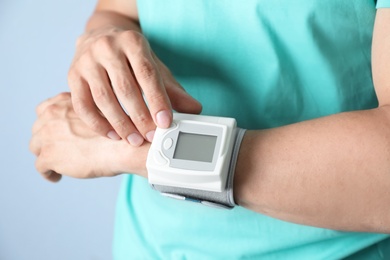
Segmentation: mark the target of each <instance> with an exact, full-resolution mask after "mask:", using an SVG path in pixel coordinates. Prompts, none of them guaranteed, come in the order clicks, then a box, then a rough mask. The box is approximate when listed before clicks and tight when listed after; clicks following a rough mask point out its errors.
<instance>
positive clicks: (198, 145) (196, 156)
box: [173, 132, 217, 163]
mask: <svg viewBox="0 0 390 260" xmlns="http://www.w3.org/2000/svg"><path fill="white" fill-rule="evenodd" d="M216 143H217V136H213V135H198V134H189V133H184V132H179V136H178V138H177V143H176V148H175V153H174V154H173V158H174V159H182V160H190V161H200V162H210V163H211V162H212V161H213V155H214V150H215V145H216Z"/></svg>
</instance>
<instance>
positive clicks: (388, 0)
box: [376, 0, 390, 8]
mask: <svg viewBox="0 0 390 260" xmlns="http://www.w3.org/2000/svg"><path fill="white" fill-rule="evenodd" d="M389 7H390V0H378V1H377V3H376V8H389Z"/></svg>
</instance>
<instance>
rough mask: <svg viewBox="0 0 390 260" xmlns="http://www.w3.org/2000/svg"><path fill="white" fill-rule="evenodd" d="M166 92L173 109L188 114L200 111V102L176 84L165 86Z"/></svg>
mask: <svg viewBox="0 0 390 260" xmlns="http://www.w3.org/2000/svg"><path fill="white" fill-rule="evenodd" d="M166 85H168V84H166ZM168 86H169V85H168ZM167 93H168V96H169V98H170V100H171V103H172V107H173V109H174V110H176V111H177V112H180V113H188V114H199V113H200V112H202V104H201V103H199V101H197V100H196V99H194V98H193V97H191V96H190V95H189V94H188V93H187V92H186V91H185V90H184V89H181V88H178V87H177V86H169V87H167Z"/></svg>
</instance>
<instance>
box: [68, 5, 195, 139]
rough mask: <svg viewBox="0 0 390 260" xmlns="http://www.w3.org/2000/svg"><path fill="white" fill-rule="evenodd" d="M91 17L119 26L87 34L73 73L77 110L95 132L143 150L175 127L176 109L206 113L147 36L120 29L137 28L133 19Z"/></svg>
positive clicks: (107, 13) (113, 15) (104, 13)
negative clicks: (161, 132)
mask: <svg viewBox="0 0 390 260" xmlns="http://www.w3.org/2000/svg"><path fill="white" fill-rule="evenodd" d="M111 9H112V8H111ZM94 16H95V17H94ZM91 19H95V22H94V23H95V24H97V23H98V24H100V25H101V22H100V23H99V22H96V20H99V19H100V20H104V21H107V20H110V21H114V22H113V23H116V26H112V25H110V26H95V27H98V28H93V29H92V30H90V31H89V32H87V33H85V34H84V35H83V36H81V37H80V38H79V39H78V42H77V49H76V54H75V57H74V60H73V63H72V65H71V67H70V70H69V75H68V82H69V86H70V89H71V92H72V103H73V106H74V109H75V111H76V113H77V114H78V116H79V117H80V118H81V119H82V120H83V121H84V122H85V123H86V124H87V125H88V126H89V127H90V128H91V129H92V130H94V131H95V132H97V133H99V134H100V135H102V136H106V137H109V138H111V139H114V140H115V139H116V140H119V139H124V140H127V141H128V142H129V143H130V144H132V145H134V146H140V145H141V144H142V143H143V141H144V139H146V140H148V141H151V140H152V139H153V135H154V130H155V128H156V126H158V127H161V128H167V127H169V126H170V124H171V122H172V108H173V109H175V110H177V111H179V112H184V113H199V112H200V111H201V109H202V106H201V104H200V103H199V102H198V101H196V100H195V99H193V98H192V97H191V96H190V95H189V94H187V93H186V91H185V90H184V88H183V87H181V86H180V84H179V83H178V82H177V81H176V80H175V79H174V77H173V76H172V74H171V73H170V71H169V70H168V68H167V67H166V66H165V65H164V64H163V63H162V62H161V61H160V60H159V59H158V58H157V56H156V55H155V54H154V53H153V51H152V50H151V48H150V45H149V43H148V41H147V40H146V39H145V37H144V36H143V35H142V34H141V33H140V32H139V31H137V30H133V29H122V28H123V27H126V26H119V23H122V24H123V23H126V22H128V23H131V26H130V24H129V26H128V28H134V26H135V24H134V21H133V20H131V19H128V17H125V16H123V15H122V14H119V13H115V12H112V11H101V10H100V11H99V10H97V11H95V14H94V15H93V16H92V17H91ZM118 21H120V22H118ZM124 21H125V22H124ZM90 23H91V22H90ZM144 97H145V99H144Z"/></svg>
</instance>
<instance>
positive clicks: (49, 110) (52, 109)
mask: <svg viewBox="0 0 390 260" xmlns="http://www.w3.org/2000/svg"><path fill="white" fill-rule="evenodd" d="M60 111H61V107H60V106H59V105H57V104H51V105H48V106H47V107H46V109H45V111H44V113H45V114H46V115H47V116H49V117H50V118H52V117H56V116H57V115H58V113H59V112H60Z"/></svg>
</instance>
